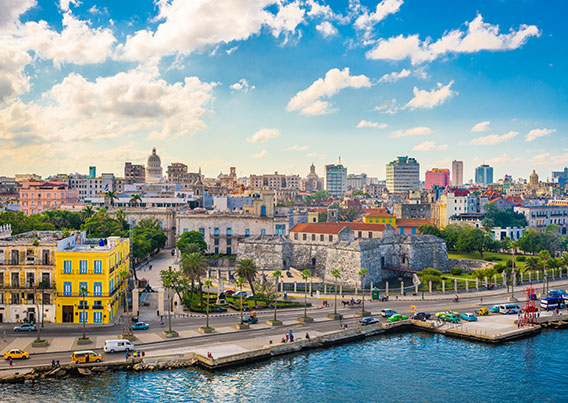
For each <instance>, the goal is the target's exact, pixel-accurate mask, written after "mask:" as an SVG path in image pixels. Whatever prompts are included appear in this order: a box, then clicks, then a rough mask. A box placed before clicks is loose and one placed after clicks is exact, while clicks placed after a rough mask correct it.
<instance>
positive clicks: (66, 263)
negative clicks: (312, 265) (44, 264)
mask: <svg viewBox="0 0 568 403" xmlns="http://www.w3.org/2000/svg"><path fill="white" fill-rule="evenodd" d="M63 273H65V274H71V260H64V261H63Z"/></svg>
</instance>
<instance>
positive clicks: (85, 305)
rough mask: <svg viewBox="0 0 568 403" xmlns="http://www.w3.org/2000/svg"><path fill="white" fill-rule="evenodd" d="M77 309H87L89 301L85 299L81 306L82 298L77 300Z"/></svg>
mask: <svg viewBox="0 0 568 403" xmlns="http://www.w3.org/2000/svg"><path fill="white" fill-rule="evenodd" d="M79 309H89V302H88V301H87V300H85V304H84V306H83V300H82V299H80V300H79Z"/></svg>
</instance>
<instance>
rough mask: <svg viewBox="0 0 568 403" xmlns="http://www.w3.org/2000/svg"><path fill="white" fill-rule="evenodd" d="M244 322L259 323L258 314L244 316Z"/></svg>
mask: <svg viewBox="0 0 568 403" xmlns="http://www.w3.org/2000/svg"><path fill="white" fill-rule="evenodd" d="M243 322H244V323H251V324H253V325H254V324H255V323H258V318H257V317H256V316H252V315H251V316H247V317H246V318H243Z"/></svg>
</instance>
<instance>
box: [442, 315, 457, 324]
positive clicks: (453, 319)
mask: <svg viewBox="0 0 568 403" xmlns="http://www.w3.org/2000/svg"><path fill="white" fill-rule="evenodd" d="M444 321H446V322H450V323H459V322H460V317H459V316H458V315H446V316H444Z"/></svg>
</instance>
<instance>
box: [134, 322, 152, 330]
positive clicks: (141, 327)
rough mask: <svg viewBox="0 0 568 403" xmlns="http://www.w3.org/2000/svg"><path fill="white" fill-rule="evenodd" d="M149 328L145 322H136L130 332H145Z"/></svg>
mask: <svg viewBox="0 0 568 403" xmlns="http://www.w3.org/2000/svg"><path fill="white" fill-rule="evenodd" d="M149 328H150V325H149V324H147V323H145V322H136V323H135V324H133V325H132V330H147V329H149Z"/></svg>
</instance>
